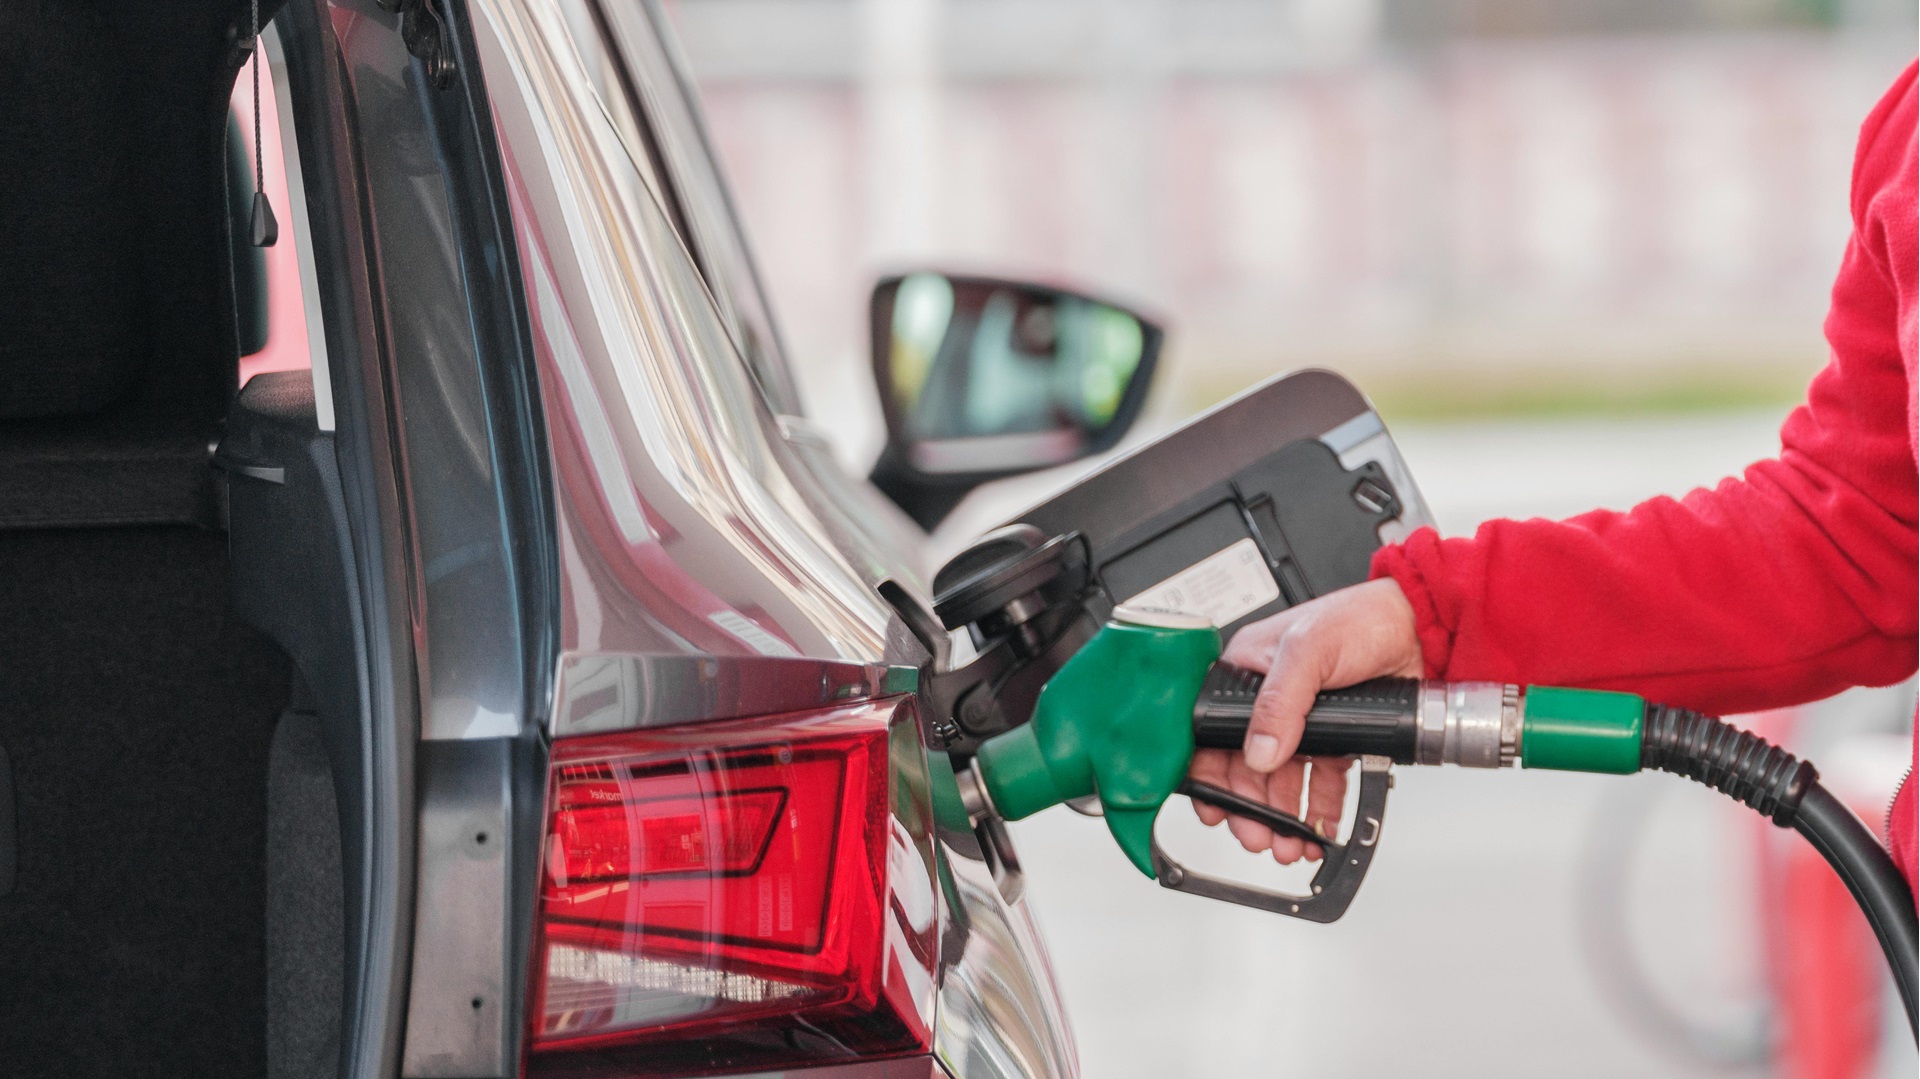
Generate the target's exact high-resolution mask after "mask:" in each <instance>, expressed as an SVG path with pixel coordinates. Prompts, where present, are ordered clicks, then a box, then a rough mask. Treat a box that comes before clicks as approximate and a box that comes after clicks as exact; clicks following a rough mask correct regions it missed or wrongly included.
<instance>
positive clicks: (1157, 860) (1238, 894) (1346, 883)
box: [1152, 754, 1393, 923]
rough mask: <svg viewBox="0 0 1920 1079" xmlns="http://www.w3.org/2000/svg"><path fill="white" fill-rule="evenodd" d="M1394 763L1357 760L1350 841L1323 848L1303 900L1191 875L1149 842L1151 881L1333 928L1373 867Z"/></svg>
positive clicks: (1384, 759) (1381, 759) (1369, 758)
mask: <svg viewBox="0 0 1920 1079" xmlns="http://www.w3.org/2000/svg"><path fill="white" fill-rule="evenodd" d="M1392 767H1393V761H1392V760H1391V759H1389V758H1387V757H1384V756H1378V755H1375V754H1368V755H1365V756H1363V757H1361V758H1360V794H1359V799H1358V802H1359V804H1358V805H1357V806H1356V807H1355V811H1354V824H1353V835H1352V838H1350V839H1349V840H1348V841H1347V842H1346V843H1345V844H1344V845H1340V846H1335V845H1332V844H1325V843H1324V842H1323V846H1324V847H1325V850H1326V859H1325V861H1323V862H1321V864H1320V870H1319V872H1317V873H1315V874H1314V875H1313V882H1312V884H1311V885H1310V888H1311V891H1310V893H1309V894H1307V895H1290V894H1288V893H1286V892H1281V891H1275V890H1271V889H1266V888H1256V887H1253V886H1251V885H1247V884H1239V883H1236V882H1234V881H1229V880H1223V879H1221V878H1219V877H1210V876H1207V875H1206V874H1204V873H1196V872H1194V871H1193V870H1191V869H1188V868H1187V867H1186V866H1183V865H1181V864H1180V863H1178V862H1176V861H1174V860H1173V858H1172V857H1170V856H1169V855H1168V854H1167V852H1166V850H1165V849H1163V848H1162V847H1161V846H1160V841H1159V839H1158V838H1156V839H1155V840H1154V841H1153V847H1152V858H1153V869H1154V876H1155V877H1156V878H1157V879H1158V880H1159V881H1160V886H1161V887H1163V888H1171V889H1173V890H1174V891H1176V892H1187V893H1190V894H1192V895H1199V896H1205V897H1206V898H1208V899H1219V900H1222V901H1224V902H1228V903H1237V904H1239V905H1240V906H1243V907H1253V908H1254V909H1256V910H1266V911H1272V912H1273V913H1275V914H1284V915H1286V916H1288V917H1290V918H1302V919H1305V920H1307V921H1310V922H1321V923H1326V922H1334V921H1338V920H1339V919H1340V916H1341V915H1343V914H1345V913H1346V912H1347V908H1348V907H1349V906H1351V905H1352V904H1353V897H1354V895H1355V894H1357V893H1358V892H1359V891H1360V882H1361V881H1363V880H1365V879H1366V876H1367V870H1368V869H1369V868H1370V867H1371V866H1372V865H1373V852H1374V850H1375V849H1376V848H1377V846H1378V844H1379V842H1380V822H1381V821H1382V820H1384V819H1386V815H1387V791H1388V789H1390V788H1391V787H1392V786H1393V777H1392V775H1391V769H1392Z"/></svg>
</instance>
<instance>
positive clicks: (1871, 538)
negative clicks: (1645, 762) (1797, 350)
mask: <svg viewBox="0 0 1920 1079" xmlns="http://www.w3.org/2000/svg"><path fill="white" fill-rule="evenodd" d="M1914 75H1915V69H1914V67H1912V66H1909V67H1908V68H1907V70H1906V71H1905V72H1904V73H1903V74H1902V75H1901V76H1900V78H1899V79H1898V80H1896V81H1895V82H1894V84H1893V88H1892V89H1891V90H1889V91H1888V92H1887V95H1886V97H1884V98H1883V99H1881V101H1880V104H1879V105H1877V106H1875V107H1874V110H1873V112H1872V114H1871V115H1869V116H1868V117H1867V121H1866V123H1865V124H1864V125H1862V127H1861V131H1860V145H1859V149H1858V150H1857V151H1856V152H1855V156H1854V167H1853V196H1852V203H1853V236H1852V238H1851V240H1850V241H1849V242H1848V244H1847V251H1846V256H1845V257H1844V259H1843V260H1842V261H1841V265H1840V276H1839V279H1838V280H1836V281H1835V282H1834V286H1833V306H1832V309H1831V311H1830V313H1829V314H1828V316H1827V323H1826V334H1827V341H1828V344H1829V345H1830V346H1831V360H1830V362H1829V363H1828V364H1827V367H1826V368H1825V369H1824V370H1822V371H1821V372H1820V373H1819V375H1817V376H1816V377H1815V378H1814V380H1813V384H1812V386H1811V387H1810V389H1809V390H1808V393H1807V402H1806V403H1805V404H1804V405H1801V406H1800V407H1799V408H1797V409H1795V410H1794V412H1793V414H1792V415H1790V416H1789V417H1787V422H1786V425H1785V426H1784V427H1782V428H1781V430H1780V442H1781V450H1780V456H1779V457H1777V458H1774V459H1773V460H1768V461H1761V462H1759V463H1758V464H1755V465H1753V466H1751V467H1749V468H1748V469H1747V470H1746V473H1745V474H1744V475H1743V476H1742V477H1741V478H1739V479H1728V480H1722V481H1721V482H1720V485H1719V486H1717V487H1715V488H1713V489H1712V490H1697V491H1694V492H1693V493H1691V494H1689V495H1687V496H1686V497H1685V498H1682V499H1680V500H1678V501H1675V500H1674V499H1671V498H1655V499H1652V500H1650V501H1647V502H1643V503H1641V504H1640V505H1638V506H1635V507H1634V508H1633V509H1632V510H1630V511H1628V512H1625V513H1616V512H1613V511H1609V510H1601V511H1596V512H1594V513H1588V514H1584V515H1582V516H1579V517H1575V518H1573V519H1571V520H1567V521H1546V520H1531V521H1489V522H1487V523H1486V524H1484V525H1481V526H1480V530H1479V531H1478V532H1477V533H1476V534H1475V535H1474V537H1473V538H1472V539H1448V540H1443V539H1440V538H1439V537H1438V536H1437V535H1435V534H1434V533H1433V532H1432V531H1430V530H1422V531H1420V532H1416V533H1415V534H1414V535H1413V536H1411V537H1410V538H1408V539H1407V541H1406V542H1405V543H1404V544H1402V545H1400V546H1397V547H1388V548H1385V549H1383V550H1381V551H1380V552H1379V553H1378V554H1376V555H1375V556H1374V560H1373V575H1374V576H1375V577H1384V576H1391V577H1393V578H1394V579H1395V580H1396V581H1398V582H1399V583H1400V586H1401V588H1402V589H1404V590H1405V591H1406V594H1407V598H1408V599H1409V600H1411V601H1412V603H1413V608H1414V611H1415V612H1416V614H1417V617H1418V619H1419V631H1420V642H1421V646H1422V649H1423V651H1424V653H1425V658H1426V666H1427V673H1428V675H1429V676H1430V677H1436V678H1460V679H1469V678H1471V679H1490V680H1496V681H1503V682H1533V683H1538V684H1542V685H1567V686H1584V687H1590V688H1597V689H1618V690H1628V691H1631V692H1634V693H1638V694H1641V695H1642V696H1645V697H1646V698H1648V699H1649V700H1655V701H1661V702H1664V703H1667V704H1675V705H1680V706H1682V707H1686V708H1692V709H1695V710H1698V711H1702V712H1707V713H1710V714H1713V715H1721V714H1726V713H1731V712H1749V711H1755V710H1758V709H1763V708H1776V707H1782V706H1786V705H1791V704H1800V703H1804V702H1807V701H1812V700H1817V699H1819V698H1821V697H1825V696H1829V695H1831V694H1833V693H1836V692H1838V691H1840V690H1842V689H1845V688H1847V687H1849V686H1859V685H1870V686H1879V685H1889V684H1892V683H1895V682H1898V681H1900V680H1901V679H1903V678H1906V677H1907V676H1908V675H1910V674H1912V673H1913V672H1914V669H1915V667H1916V665H1920V644H1917V643H1916V632H1917V629H1916V622H1920V596H1916V590H1915V587H1916V586H1915V578H1916V567H1915V563H1916V550H1915V527H1916V473H1915V461H1916V454H1917V453H1920V429H1917V428H1916V407H1917V406H1916V400H1917V399H1916V395H1915V385H1916V384H1915V351H1916V343H1915V337H1916V324H1915V301H1916V296H1920V281H1916V276H1917V275H1920V248H1917V247H1916V238H1915V229H1916V221H1915V183H1916V174H1915V162H1914V147H1915V135H1914V132H1915V123H1916V112H1915V99H1914ZM1890 827H1891V830H1892V835H1891V841H1892V844H1893V847H1894V850H1895V857H1896V859H1897V860H1898V861H1899V862H1900V863H1901V866H1902V868H1903V869H1904V870H1905V871H1906V874H1907V880H1908V882H1909V883H1912V881H1913V879H1914V861H1915V857H1914V828H1915V821H1914V794H1913V783H1912V778H1911V776H1910V777H1909V779H1908V780H1907V782H1905V783H1903V784H1902V785H1901V788H1900V794H1899V798H1898V799H1897V801H1896V802H1895V805H1894V810H1893V813H1892V815H1891V824H1890Z"/></svg>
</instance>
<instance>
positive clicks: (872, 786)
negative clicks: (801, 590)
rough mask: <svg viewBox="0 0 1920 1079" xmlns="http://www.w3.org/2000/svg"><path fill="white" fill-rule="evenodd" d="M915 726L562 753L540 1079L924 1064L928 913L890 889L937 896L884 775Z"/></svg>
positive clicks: (628, 740) (645, 734)
mask: <svg viewBox="0 0 1920 1079" xmlns="http://www.w3.org/2000/svg"><path fill="white" fill-rule="evenodd" d="M908 707H910V706H909V705H906V704H904V703H903V702H900V701H886V702H879V703H868V704H860V705H851V706H847V707H843V708H838V709H832V710H828V711H823V712H818V713H808V714H804V715H799V716H784V717H776V718H773V719H768V720H751V721H739V722H727V723H711V724H702V725H698V726H694V727H688V728H680V729H677V730H656V731H635V732H630V733H622V734H615V735H605V736H594V737H590V738H577V739H563V740H561V741H559V742H557V743H556V744H555V746H554V751H553V763H552V767H551V771H550V779H549V794H548V807H549V809H548V830H547V849H546V856H545V861H544V865H543V873H542V878H541V887H540V925H539V927H538V928H539V940H538V950H537V952H536V955H535V963H534V968H535V969H534V979H535V992H534V997H533V1008H532V1030H531V1035H532V1040H531V1042H532V1053H531V1054H530V1058H529V1063H528V1071H529V1073H530V1074H542V1073H545V1072H547V1071H549V1070H555V1071H566V1072H568V1073H570V1074H582V1073H586V1074H595V1073H598V1074H621V1075H640V1074H648V1073H650V1072H654V1071H667V1070H686V1069H688V1068H690V1067H697V1068H714V1067H722V1066H734V1065H738V1066H745V1067H765V1066H769V1065H773V1064H780V1063H804V1062H807V1061H811V1060H828V1059H841V1058H846V1057H849V1056H877V1055H886V1054H891V1053H901V1052H911V1051H916V1050H921V1049H924V1048H925V1047H926V1046H927V1044H928V1041H929V1033H928V1025H927V1024H928V1019H929V1010H930V1007H931V1001H930V999H929V998H930V993H931V984H932V982H931V972H930V971H928V970H926V969H925V968H926V965H927V964H926V958H925V957H928V956H930V955H931V954H932V952H931V939H932V930H933V925H932V918H931V916H930V913H928V912H930V911H931V905H930V903H929V902H926V901H911V902H904V903H903V902H902V901H901V899H900V897H899V896H898V895H896V890H897V889H899V888H902V887H905V888H906V889H908V890H909V891H910V892H913V893H914V894H916V895H924V894H925V893H927V892H928V890H929V885H928V883H927V881H926V879H925V861H924V858H923V857H921V855H920V854H919V852H918V851H917V850H916V848H917V847H918V846H920V845H922V844H920V843H918V842H917V841H916V840H915V839H914V837H913V836H911V835H909V834H907V831H906V830H905V829H903V828H902V827H901V826H900V824H899V823H898V822H897V821H896V818H895V814H894V812H893V809H894V805H893V801H892V797H891V795H892V791H891V784H890V776H891V768H890V766H889V761H888V737H889V732H888V728H889V724H890V723H891V722H892V721H893V719H894V717H895V716H896V714H905V713H904V709H906V708H908ZM907 718H908V719H910V718H911V717H910V716H908V717H907ZM909 815H910V816H917V814H909ZM903 855H904V857H903ZM903 867H904V868H905V872H904V873H903V871H902V870H903ZM902 876H904V877H907V878H914V879H904V880H900V879H892V878H895V877H902ZM909 911H912V912H916V913H914V914H912V915H911V916H909V914H908V912H909Z"/></svg>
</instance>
